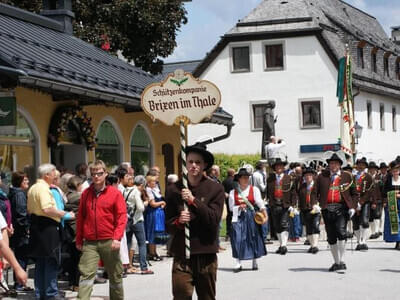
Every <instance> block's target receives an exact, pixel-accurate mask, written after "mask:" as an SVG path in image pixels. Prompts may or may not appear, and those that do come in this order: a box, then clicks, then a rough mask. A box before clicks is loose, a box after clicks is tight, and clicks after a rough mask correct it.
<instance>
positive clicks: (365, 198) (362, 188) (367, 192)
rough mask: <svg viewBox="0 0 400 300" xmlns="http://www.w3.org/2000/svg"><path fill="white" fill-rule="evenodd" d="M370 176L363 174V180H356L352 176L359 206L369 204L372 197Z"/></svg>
mask: <svg viewBox="0 0 400 300" xmlns="http://www.w3.org/2000/svg"><path fill="white" fill-rule="evenodd" d="M372 181H373V180H372V176H371V175H370V174H368V173H364V174H363V178H362V179H359V180H357V177H356V176H354V183H355V186H356V197H357V201H358V202H360V204H361V205H363V204H365V203H368V202H371V196H372V184H373V182H372Z"/></svg>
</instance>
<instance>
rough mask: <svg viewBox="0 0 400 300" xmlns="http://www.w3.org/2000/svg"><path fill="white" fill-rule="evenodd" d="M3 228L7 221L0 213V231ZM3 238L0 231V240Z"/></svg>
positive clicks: (5, 226)
mask: <svg viewBox="0 0 400 300" xmlns="http://www.w3.org/2000/svg"><path fill="white" fill-rule="evenodd" d="M4 228H7V222H6V220H5V219H4V217H3V214H2V213H0V231H1V230H3V229H4ZM2 239H3V235H2V234H1V233H0V241H1V240H2Z"/></svg>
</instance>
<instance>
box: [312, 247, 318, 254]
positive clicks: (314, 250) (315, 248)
mask: <svg viewBox="0 0 400 300" xmlns="http://www.w3.org/2000/svg"><path fill="white" fill-rule="evenodd" d="M318 251H319V249H318V247H314V248H313V251H311V253H312V254H317V253H318Z"/></svg>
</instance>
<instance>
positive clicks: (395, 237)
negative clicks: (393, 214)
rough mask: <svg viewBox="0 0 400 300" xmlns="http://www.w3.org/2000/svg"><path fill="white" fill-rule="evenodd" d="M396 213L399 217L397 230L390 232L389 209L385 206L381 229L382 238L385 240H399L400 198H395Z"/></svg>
mask: <svg viewBox="0 0 400 300" xmlns="http://www.w3.org/2000/svg"><path fill="white" fill-rule="evenodd" d="M397 215H398V218H399V232H398V233H395V234H392V233H391V229H390V221H389V211H388V207H387V206H386V207H385V227H384V231H383V240H384V241H385V242H389V243H390V242H400V199H399V198H398V199H397Z"/></svg>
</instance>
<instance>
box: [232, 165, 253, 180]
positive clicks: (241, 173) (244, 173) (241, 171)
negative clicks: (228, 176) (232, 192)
mask: <svg viewBox="0 0 400 300" xmlns="http://www.w3.org/2000/svg"><path fill="white" fill-rule="evenodd" d="M242 176H251V174H250V172H249V171H247V169H246V168H240V169H239V171H238V172H237V173H236V174H235V177H234V180H236V181H237V180H238V179H239V178H240V177H242Z"/></svg>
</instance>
